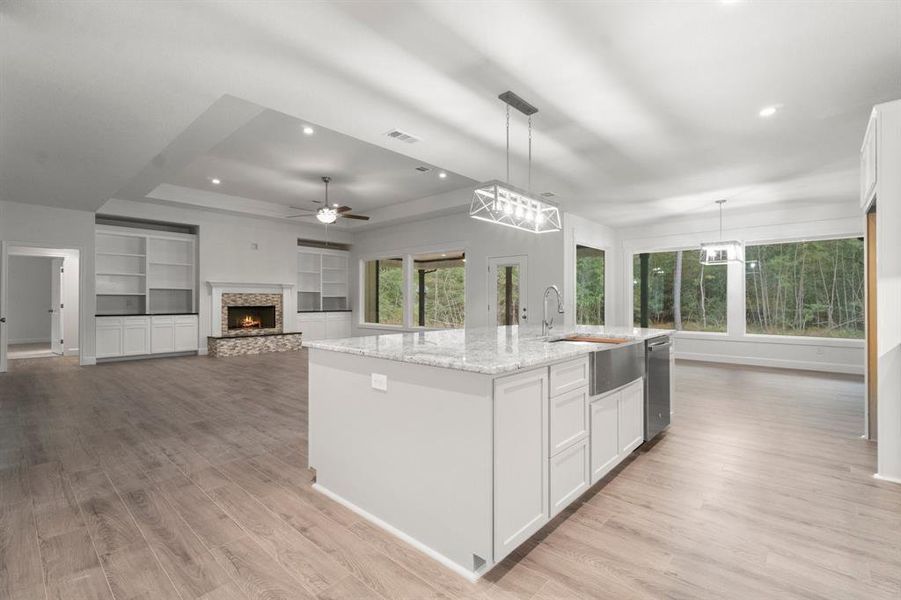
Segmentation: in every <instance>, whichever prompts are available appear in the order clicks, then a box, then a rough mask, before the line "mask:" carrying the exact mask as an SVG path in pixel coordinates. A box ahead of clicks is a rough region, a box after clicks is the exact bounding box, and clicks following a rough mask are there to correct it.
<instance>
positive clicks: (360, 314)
mask: <svg viewBox="0 0 901 600" xmlns="http://www.w3.org/2000/svg"><path fill="white" fill-rule="evenodd" d="M441 252H445V253H451V252H461V253H463V255H464V256H466V257H467V258H468V257H469V245H468V244H465V243H449V244H441V245H428V246H416V247H412V248H404V249H402V250H384V251H377V252H369V253H366V254H361V255H359V256H358V257H357V290H358V293H357V298H356V299H355V301H354V306H356V309H357V317H356V318H355V319H354V321H355V323H356V327H357V328H358V329H375V330H384V331H386V332H393V333H403V332H413V331H440V330H442V329H443V328H441V327H420V326H419V324H418V319H417V317H416V315H415V314H414V313H415V309H416V307H415V306H414V305H415V302H414V300H413V299H414V298H415V296H416V289H415V288H416V278H415V277H414V264H413V257H414V256H417V255H420V254H435V253H441ZM386 258H400V259H401V260H402V261H403V315H404V316H403V323H401V324H399V325H393V324H387V323H370V322H368V321H366V263H367V262H370V261H373V260H384V259H386ZM470 275H471V269H470V265H469V263H468V262H466V263H464V271H463V281H464V284H463V285H464V287H463V289H464V309H463V325H462V326H461V327H459V328H458V329H464V328H465V327H466V324H467V322H468V321H469V310H468V307H469V298H468V294H469V289H470Z"/></svg>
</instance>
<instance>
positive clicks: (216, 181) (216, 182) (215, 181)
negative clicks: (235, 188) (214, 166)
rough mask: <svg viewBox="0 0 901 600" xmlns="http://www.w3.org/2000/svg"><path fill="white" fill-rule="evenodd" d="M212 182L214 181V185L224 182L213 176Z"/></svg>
mask: <svg viewBox="0 0 901 600" xmlns="http://www.w3.org/2000/svg"><path fill="white" fill-rule="evenodd" d="M210 183H212V184H213V185H219V184H220V183H222V182H221V181H219V180H218V179H216V178H215V177H213V178H212V179H210Z"/></svg>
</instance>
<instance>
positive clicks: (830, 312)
mask: <svg viewBox="0 0 901 600" xmlns="http://www.w3.org/2000/svg"><path fill="white" fill-rule="evenodd" d="M863 256H864V244H863V240H860V239H857V238H850V239H839V240H821V241H816V242H792V243H781V244H766V245H760V246H747V247H746V249H745V274H746V275H745V299H746V305H745V310H746V322H747V331H748V333H766V334H775V335H804V336H817V337H842V338H863V337H864V316H863V313H864V268H863Z"/></svg>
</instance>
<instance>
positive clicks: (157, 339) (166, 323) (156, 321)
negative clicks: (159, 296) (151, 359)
mask: <svg viewBox="0 0 901 600" xmlns="http://www.w3.org/2000/svg"><path fill="white" fill-rule="evenodd" d="M150 351H151V352H152V353H153V354H160V353H163V352H175V318H174V317H153V319H152V321H151V332H150Z"/></svg>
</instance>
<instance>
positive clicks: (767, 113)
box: [757, 104, 782, 118]
mask: <svg viewBox="0 0 901 600" xmlns="http://www.w3.org/2000/svg"><path fill="white" fill-rule="evenodd" d="M781 106H782V105H781V104H773V105H771V106H764V107H763V108H761V109H760V112H759V113H757V114H759V115H760V116H761V117H763V118H767V117H772V116H773V115H775V114H776V111H778V110H779V108H780V107H781Z"/></svg>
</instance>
